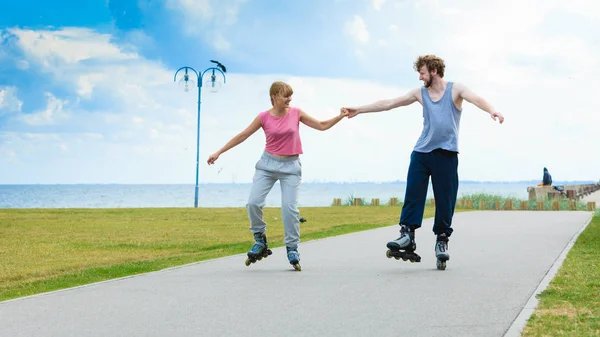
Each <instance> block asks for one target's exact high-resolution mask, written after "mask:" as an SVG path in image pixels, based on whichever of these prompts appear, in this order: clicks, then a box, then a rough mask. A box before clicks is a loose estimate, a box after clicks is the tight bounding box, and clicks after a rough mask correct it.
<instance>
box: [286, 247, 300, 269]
mask: <svg viewBox="0 0 600 337" xmlns="http://www.w3.org/2000/svg"><path fill="white" fill-rule="evenodd" d="M286 250H287V257H288V261H290V264H291V265H292V266H294V269H296V270H297V271H301V270H302V268H301V267H300V254H299V253H298V249H296V248H290V247H286Z"/></svg>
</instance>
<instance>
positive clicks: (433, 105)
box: [414, 82, 461, 153]
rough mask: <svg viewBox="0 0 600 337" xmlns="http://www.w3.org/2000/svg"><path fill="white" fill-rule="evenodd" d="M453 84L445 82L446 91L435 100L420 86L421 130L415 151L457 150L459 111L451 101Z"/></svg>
mask: <svg viewBox="0 0 600 337" xmlns="http://www.w3.org/2000/svg"><path fill="white" fill-rule="evenodd" d="M453 84H454V83H453V82H447V84H446V91H445V92H444V94H443V95H442V98H441V99H440V100H439V101H437V102H434V101H433V100H431V97H429V92H428V91H427V89H426V88H425V87H421V97H422V98H423V131H422V132H421V137H419V139H418V140H417V144H416V145H415V147H414V150H415V151H417V152H425V153H427V152H431V151H433V150H435V149H444V150H448V151H454V152H458V131H459V129H460V116H461V111H460V110H458V109H457V108H456V106H454V102H453V101H452V86H453Z"/></svg>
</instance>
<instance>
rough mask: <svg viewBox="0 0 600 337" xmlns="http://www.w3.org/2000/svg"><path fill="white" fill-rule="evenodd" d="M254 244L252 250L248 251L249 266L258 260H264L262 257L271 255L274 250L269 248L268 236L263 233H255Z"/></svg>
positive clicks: (247, 260) (247, 264)
mask: <svg viewBox="0 0 600 337" xmlns="http://www.w3.org/2000/svg"><path fill="white" fill-rule="evenodd" d="M254 241H255V242H254V244H253V245H252V248H250V251H249V252H248V258H247V259H246V266H249V265H250V264H252V263H255V262H256V261H260V260H262V258H263V257H264V258H266V257H268V256H269V255H271V254H273V252H272V251H271V250H270V249H269V246H268V245H267V237H266V236H265V234H263V233H255V234H254Z"/></svg>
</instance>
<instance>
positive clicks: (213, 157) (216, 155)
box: [206, 152, 219, 165]
mask: <svg viewBox="0 0 600 337" xmlns="http://www.w3.org/2000/svg"><path fill="white" fill-rule="evenodd" d="M217 159H219V153H218V152H217V153H213V154H211V155H210V157H208V160H207V161H206V162H207V163H208V165H211V164H214V163H215V162H216V161H217Z"/></svg>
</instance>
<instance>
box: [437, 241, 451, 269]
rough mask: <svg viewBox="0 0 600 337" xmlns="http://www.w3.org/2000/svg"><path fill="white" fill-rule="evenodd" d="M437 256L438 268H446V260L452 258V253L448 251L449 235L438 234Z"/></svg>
mask: <svg viewBox="0 0 600 337" xmlns="http://www.w3.org/2000/svg"><path fill="white" fill-rule="evenodd" d="M435 257H436V258H437V269H439V270H445V269H446V261H448V260H450V254H449V253H448V236H447V235H446V234H445V233H443V234H438V236H437V240H436V243H435Z"/></svg>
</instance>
